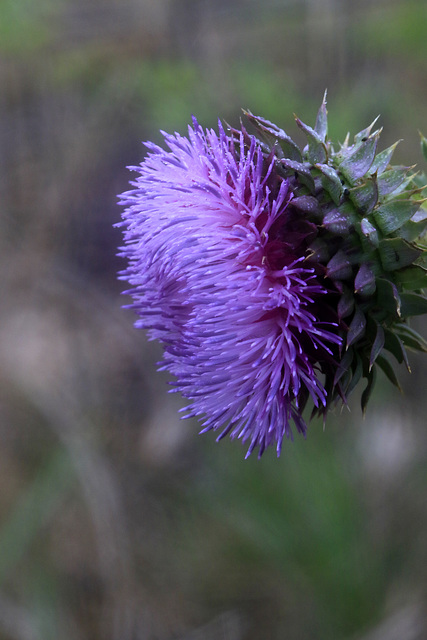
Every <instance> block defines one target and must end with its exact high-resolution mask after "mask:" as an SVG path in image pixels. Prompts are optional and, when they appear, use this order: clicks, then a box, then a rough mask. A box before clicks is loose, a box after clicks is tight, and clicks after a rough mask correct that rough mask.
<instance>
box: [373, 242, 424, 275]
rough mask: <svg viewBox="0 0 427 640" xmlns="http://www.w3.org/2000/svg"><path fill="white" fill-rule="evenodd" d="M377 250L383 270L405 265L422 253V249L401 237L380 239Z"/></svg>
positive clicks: (391, 269)
mask: <svg viewBox="0 0 427 640" xmlns="http://www.w3.org/2000/svg"><path fill="white" fill-rule="evenodd" d="M378 251H379V254H380V259H381V264H382V265H383V268H384V271H395V270H396V269H401V268H402V267H407V266H409V265H410V264H412V263H413V262H415V260H416V259H417V258H419V257H420V256H421V255H422V253H423V251H422V249H419V248H418V247H415V246H414V245H412V244H409V242H406V240H403V239H402V238H388V239H385V240H381V242H380V243H379V246H378Z"/></svg>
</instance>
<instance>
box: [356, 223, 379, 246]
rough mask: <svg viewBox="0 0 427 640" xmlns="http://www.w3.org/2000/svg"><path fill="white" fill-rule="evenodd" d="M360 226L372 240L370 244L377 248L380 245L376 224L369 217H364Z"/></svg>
mask: <svg viewBox="0 0 427 640" xmlns="http://www.w3.org/2000/svg"><path fill="white" fill-rule="evenodd" d="M360 228H361V231H362V233H363V235H364V236H365V238H367V239H368V240H369V242H370V244H371V245H372V246H373V247H375V248H377V247H378V245H379V238H378V231H377V230H376V229H375V227H374V225H373V224H371V223H370V222H369V220H368V219H367V218H363V219H362V221H361V223H360Z"/></svg>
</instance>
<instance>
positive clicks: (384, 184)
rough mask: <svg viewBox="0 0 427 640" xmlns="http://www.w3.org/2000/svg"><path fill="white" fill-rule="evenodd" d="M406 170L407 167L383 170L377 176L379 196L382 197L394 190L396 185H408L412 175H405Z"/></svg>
mask: <svg viewBox="0 0 427 640" xmlns="http://www.w3.org/2000/svg"><path fill="white" fill-rule="evenodd" d="M408 171H409V167H393V168H392V169H389V171H384V173H382V174H381V175H380V176H379V177H378V193H379V197H380V198H383V197H384V196H387V195H389V194H390V193H393V192H395V191H396V190H397V189H398V187H403V189H404V188H405V187H406V186H408V184H409V183H410V182H411V180H412V176H410V177H409V178H408V177H407V175H408Z"/></svg>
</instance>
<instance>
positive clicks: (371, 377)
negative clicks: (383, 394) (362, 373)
mask: <svg viewBox="0 0 427 640" xmlns="http://www.w3.org/2000/svg"><path fill="white" fill-rule="evenodd" d="M376 377H377V372H376V369H375V367H372V369H371V370H370V371H369V373H368V375H367V376H366V378H367V380H368V383H367V385H366V387H365V389H364V391H363V393H362V397H361V400H360V404H361V406H362V412H363V415H365V413H366V407H367V406H368V402H369V398H370V397H371V394H372V391H373V389H374V386H375V380H376Z"/></svg>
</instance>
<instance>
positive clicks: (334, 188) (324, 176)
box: [315, 163, 344, 206]
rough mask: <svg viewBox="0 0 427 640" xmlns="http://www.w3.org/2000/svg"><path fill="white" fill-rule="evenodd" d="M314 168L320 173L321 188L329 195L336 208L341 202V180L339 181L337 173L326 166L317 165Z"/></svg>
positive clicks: (342, 189) (342, 188)
mask: <svg viewBox="0 0 427 640" xmlns="http://www.w3.org/2000/svg"><path fill="white" fill-rule="evenodd" d="M315 167H316V169H319V171H320V173H321V178H320V180H321V183H322V187H323V188H324V189H325V191H327V192H328V193H329V195H330V196H331V198H332V200H333V201H334V203H335V204H336V205H337V206H338V205H339V203H340V201H341V196H342V194H343V191H344V187H343V186H342V184H341V180H340V179H339V177H338V174H337V172H336V171H335V169H333V168H332V167H330V166H329V165H328V164H319V163H317V164H316V165H315Z"/></svg>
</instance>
